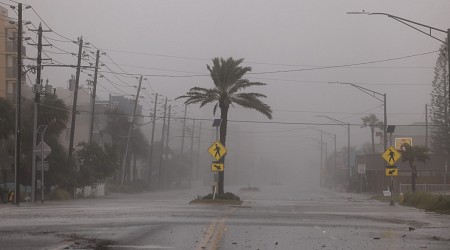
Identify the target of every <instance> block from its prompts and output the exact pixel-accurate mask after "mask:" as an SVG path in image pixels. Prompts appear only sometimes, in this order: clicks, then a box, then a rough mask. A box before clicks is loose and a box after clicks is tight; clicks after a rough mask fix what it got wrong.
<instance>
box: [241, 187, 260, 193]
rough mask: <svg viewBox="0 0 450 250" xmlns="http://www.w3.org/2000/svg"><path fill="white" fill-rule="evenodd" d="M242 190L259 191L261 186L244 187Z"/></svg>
mask: <svg viewBox="0 0 450 250" xmlns="http://www.w3.org/2000/svg"><path fill="white" fill-rule="evenodd" d="M240 191H251V192H259V187H250V186H248V187H243V188H241V189H240Z"/></svg>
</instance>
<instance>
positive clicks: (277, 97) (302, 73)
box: [23, 0, 450, 186]
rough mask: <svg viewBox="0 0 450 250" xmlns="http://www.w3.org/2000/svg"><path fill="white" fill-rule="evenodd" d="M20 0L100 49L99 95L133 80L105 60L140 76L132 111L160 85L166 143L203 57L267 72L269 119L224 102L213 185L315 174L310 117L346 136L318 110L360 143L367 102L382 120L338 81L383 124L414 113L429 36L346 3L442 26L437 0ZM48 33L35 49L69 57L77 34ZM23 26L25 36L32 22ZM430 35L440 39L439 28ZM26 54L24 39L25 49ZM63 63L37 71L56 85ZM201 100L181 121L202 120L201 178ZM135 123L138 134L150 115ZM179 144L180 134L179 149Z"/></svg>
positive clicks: (28, 15)
mask: <svg viewBox="0 0 450 250" xmlns="http://www.w3.org/2000/svg"><path fill="white" fill-rule="evenodd" d="M23 2H24V3H28V4H31V5H32V6H33V8H34V9H35V10H36V12H37V13H38V14H39V15H40V17H42V19H44V20H45V23H43V27H44V29H48V28H49V27H50V28H51V29H52V30H53V31H55V32H57V33H58V34H60V35H62V36H64V37H67V38H70V39H72V40H76V39H77V37H79V36H83V39H84V41H85V42H89V43H91V44H92V45H94V46H95V47H97V48H99V49H100V50H101V51H104V52H106V53H107V55H108V56H104V55H102V56H101V61H102V62H103V63H104V64H106V66H108V67H109V69H108V68H105V67H102V69H101V72H102V71H103V73H102V74H103V75H105V76H107V78H108V79H109V80H110V81H108V80H106V79H105V78H100V80H99V83H100V84H101V86H100V87H99V88H98V92H97V95H98V96H99V98H100V99H102V100H107V99H108V95H109V94H112V95H116V94H124V93H126V94H127V95H128V97H130V98H131V97H132V95H133V94H134V95H135V93H136V88H133V87H127V86H123V83H121V81H124V82H126V83H128V84H130V85H135V86H137V83H138V80H137V79H135V78H134V77H130V76H127V75H120V74H111V73H108V72H110V71H114V72H119V73H123V72H127V73H131V74H143V75H144V76H145V77H146V78H147V79H148V80H146V81H144V82H143V86H144V87H145V88H146V90H145V91H143V94H142V97H143V98H141V100H140V102H139V104H140V105H142V106H143V113H144V115H149V114H150V113H151V109H152V106H153V104H152V101H153V100H152V94H153V93H158V94H160V95H162V96H163V97H162V98H164V97H168V98H169V100H171V101H170V103H171V104H172V105H173V110H174V112H175V114H174V117H175V119H174V120H173V122H172V124H171V132H170V133H171V136H170V137H174V139H173V140H171V141H170V146H171V147H173V148H175V149H179V148H180V143H181V140H180V138H179V136H181V128H182V120H181V119H177V118H181V117H183V115H184V114H183V112H184V107H183V102H182V100H174V99H175V98H176V97H178V96H180V95H183V94H184V93H186V92H187V91H188V90H189V89H190V88H191V87H194V86H200V87H206V88H209V87H211V86H212V80H211V78H210V77H209V76H208V71H207V69H206V65H207V64H211V58H213V57H223V58H228V57H233V58H245V60H244V62H243V65H245V66H251V67H252V69H253V70H252V73H254V74H248V75H247V76H246V77H247V78H248V79H249V80H251V81H260V82H264V83H267V86H261V87H255V88H252V89H250V90H249V91H252V92H260V93H263V94H265V95H267V99H266V100H264V101H265V102H266V103H267V104H268V105H269V106H270V107H271V108H272V109H273V119H272V120H268V119H267V118H266V117H264V116H263V115H261V114H259V113H257V112H255V111H253V110H245V109H243V108H240V107H239V106H237V105H236V106H235V107H232V108H230V112H229V116H228V117H229V129H228V138H227V148H228V151H229V152H228V158H227V162H226V166H225V173H226V175H225V185H227V184H228V183H229V184H233V185H241V186H247V185H248V186H257V185H262V184H277V183H282V184H289V183H294V184H298V183H302V184H305V183H306V184H307V185H311V186H314V185H318V184H319V174H320V149H319V143H318V142H317V140H320V132H319V131H318V130H314V129H321V130H323V131H326V132H328V133H332V134H335V135H336V138H337V149H338V151H339V150H340V149H341V148H342V147H344V146H346V145H347V130H346V127H343V126H340V125H338V124H336V123H335V122H331V121H330V120H328V119H326V118H323V117H317V116H319V115H323V116H330V117H332V118H335V119H338V120H341V121H344V122H345V123H351V124H352V126H351V146H352V147H358V148H360V147H361V146H363V145H364V144H366V143H370V141H371V138H370V131H369V128H361V124H362V122H361V117H363V116H367V115H368V114H371V113H374V114H376V115H377V116H378V118H379V119H380V120H382V118H383V106H382V103H381V102H380V101H378V100H376V99H375V98H372V97H370V96H368V95H366V94H365V93H363V92H361V91H360V90H358V89H356V88H354V87H352V86H350V85H344V84H339V83H338V82H350V83H355V84H358V85H360V86H364V87H366V88H369V89H371V90H373V91H377V92H380V93H386V94H387V110H388V112H387V115H388V124H394V125H407V124H410V123H413V122H423V121H424V120H425V114H424V106H425V104H426V103H429V101H430V91H431V81H432V79H433V68H434V65H435V61H436V59H437V55H438V54H437V53H436V52H435V51H437V50H438V49H439V47H440V46H441V42H439V41H437V40H434V39H433V38H431V37H428V36H426V35H424V34H422V33H419V32H417V31H415V30H413V29H411V28H409V27H407V26H405V25H404V24H401V23H399V22H396V21H395V20H392V19H390V18H388V17H386V16H376V15H373V16H368V15H349V14H346V13H347V12H349V11H362V10H365V11H369V12H386V13H390V14H393V15H397V16H400V17H404V18H407V19H411V20H414V21H417V22H421V23H424V24H427V25H430V26H434V27H437V28H440V29H445V30H446V29H447V28H448V27H449V24H450V15H448V10H450V2H449V1H447V0H436V1H419V0H401V1H389V0H383V1H362V0H353V1H332V0H330V1H298V0H297V1H269V0H253V1H234V0H233V1H209V0H203V1H197V0H191V1H185V0H180V1H162V0H161V1H118V0H98V1H88V0H81V1H65V0H40V1H23ZM23 18H24V20H29V21H32V22H33V23H34V24H37V23H39V21H40V20H39V17H38V16H37V15H36V14H35V13H34V12H33V11H32V10H31V9H27V10H24V14H23ZM426 32H428V31H427V30H426ZM58 34H55V33H53V32H48V33H45V34H44V35H45V36H47V37H49V38H53V39H54V40H50V39H49V40H48V41H49V42H52V43H53V44H54V46H53V47H46V48H45V50H47V55H48V56H50V57H52V58H53V60H54V62H55V63H57V62H58V63H63V64H71V65H73V64H76V56H73V55H70V54H67V53H65V52H64V51H68V52H72V53H76V52H77V45H76V44H74V43H70V42H60V41H58V40H62V41H64V40H66V39H63V38H62V37H61V36H60V35H58ZM27 35H28V36H30V37H32V38H33V39H35V34H34V33H32V32H27ZM433 35H434V36H436V37H438V38H440V39H445V35H444V34H441V33H433ZM66 41H67V40H66ZM56 47H57V48H56ZM58 48H59V49H58ZM60 49H63V50H64V51H61V50H60ZM52 52H53V53H52ZM58 52H59V53H58ZM428 52H434V53H428ZM419 54H420V55H419ZM35 55H36V49H35V48H33V47H31V46H30V48H28V49H27V56H28V57H35ZM413 55H414V56H413ZM400 58H401V59H400ZM111 59H112V60H113V61H111ZM376 61H379V62H376ZM25 63H26V64H33V63H34V62H33V61H31V60H27V61H26V62H25ZM85 63H87V62H85ZM117 64H118V65H117ZM350 65H351V66H350ZM84 71H85V73H86V74H82V75H81V81H80V82H81V83H82V84H83V85H85V82H86V80H89V79H91V78H90V77H89V76H88V75H87V73H89V74H90V73H91V72H90V71H89V70H84ZM71 74H75V69H70V68H69V69H68V68H50V67H47V68H44V70H43V78H44V79H49V81H50V83H51V84H53V85H54V86H55V87H66V86H67V81H68V79H69V78H70V75H71ZM199 75H200V76H199ZM30 77H31V78H34V77H35V76H34V75H32V74H30ZM111 81H112V82H114V83H116V84H117V85H116V86H113V83H111ZM28 84H29V80H28ZM212 106H213V105H209V106H208V105H207V106H205V107H204V108H202V109H199V106H198V105H190V106H189V107H188V113H187V117H188V120H187V126H192V120H191V119H198V120H202V135H201V154H200V164H199V166H200V169H199V172H200V176H201V177H203V178H204V180H205V183H207V182H208V180H211V181H212V175H211V172H210V162H211V160H212V158H211V157H210V156H209V155H208V154H207V152H206V150H207V148H208V147H209V146H210V145H211V143H212V142H213V140H214V139H215V131H214V129H213V128H212V127H211V125H212V120H211V119H214V118H218V117H219V114H220V112H218V113H217V114H216V116H215V117H214V116H213V112H212ZM159 109H161V107H160V108H159ZM148 121H150V118H148V117H147V118H145V122H148ZM327 124H331V125H327ZM161 125H162V124H161V123H157V130H156V134H157V135H156V137H155V138H156V139H155V140H156V141H158V140H160V138H161V137H160V133H161ZM196 126H198V123H197V125H196ZM143 131H144V133H145V134H146V135H147V136H150V133H151V132H150V131H151V125H150V124H149V125H147V126H144V127H143ZM158 134H159V135H158ZM177 136H178V137H177ZM175 137H176V138H175ZM311 138H312V139H311ZM377 140H378V141H379V138H377ZM323 141H324V142H327V152H328V155H331V154H332V153H333V151H334V144H333V139H332V138H331V137H329V136H324V137H323ZM195 145H197V142H195ZM189 146H190V138H189V137H187V139H186V142H185V150H186V148H189ZM195 148H196V146H195ZM341 165H342V163H341Z"/></svg>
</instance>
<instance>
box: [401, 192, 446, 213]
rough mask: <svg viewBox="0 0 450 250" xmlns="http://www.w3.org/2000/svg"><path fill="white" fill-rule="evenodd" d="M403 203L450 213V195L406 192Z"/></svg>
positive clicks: (431, 210) (426, 209) (432, 210)
mask: <svg viewBox="0 0 450 250" xmlns="http://www.w3.org/2000/svg"><path fill="white" fill-rule="evenodd" d="M401 204H402V205H406V206H411V207H416V208H420V209H424V210H425V211H430V212H436V213H442V214H450V196H448V195H435V194H430V193H423V192H416V193H406V194H405V195H404V198H403V201H402V203H401Z"/></svg>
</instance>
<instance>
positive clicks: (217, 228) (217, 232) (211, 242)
mask: <svg viewBox="0 0 450 250" xmlns="http://www.w3.org/2000/svg"><path fill="white" fill-rule="evenodd" d="M234 210H236V208H235V207H233V208H231V209H229V210H227V212H226V213H224V214H223V216H221V218H220V219H214V220H213V221H212V222H211V224H210V225H209V227H208V229H207V230H206V231H205V233H204V236H203V239H202V241H201V242H200V243H199V244H198V246H197V248H196V250H205V249H206V250H217V248H218V246H219V243H220V240H221V239H222V236H223V232H224V231H225V219H226V218H227V217H228V216H229V215H230V214H231V213H232V212H233V211H234Z"/></svg>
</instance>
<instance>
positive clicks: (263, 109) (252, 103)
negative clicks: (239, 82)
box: [230, 93, 272, 119]
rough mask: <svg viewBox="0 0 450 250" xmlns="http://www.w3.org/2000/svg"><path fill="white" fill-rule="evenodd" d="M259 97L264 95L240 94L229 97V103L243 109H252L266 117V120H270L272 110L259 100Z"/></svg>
mask: <svg viewBox="0 0 450 250" xmlns="http://www.w3.org/2000/svg"><path fill="white" fill-rule="evenodd" d="M259 97H265V95H263V94H258V93H240V94H237V95H235V96H232V97H230V101H231V102H232V103H236V104H238V105H240V106H242V107H244V108H248V109H254V110H256V111H258V112H260V113H262V114H263V115H265V116H267V118H269V119H272V109H271V108H270V107H269V105H267V104H265V103H263V102H262V101H261V100H259V99H258V98H259Z"/></svg>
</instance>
